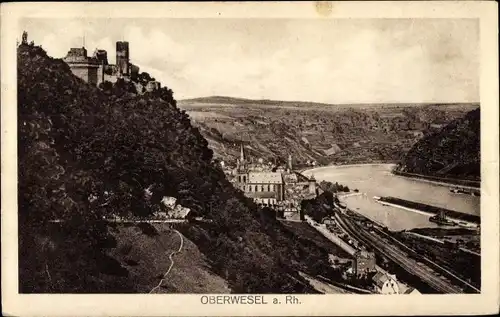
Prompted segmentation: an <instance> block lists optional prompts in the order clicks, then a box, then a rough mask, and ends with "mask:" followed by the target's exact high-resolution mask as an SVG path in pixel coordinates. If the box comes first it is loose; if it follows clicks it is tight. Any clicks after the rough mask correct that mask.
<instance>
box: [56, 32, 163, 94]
mask: <svg viewBox="0 0 500 317" xmlns="http://www.w3.org/2000/svg"><path fill="white" fill-rule="evenodd" d="M63 61H65V62H66V63H67V64H68V65H69V67H70V69H71V72H72V73H73V74H74V75H75V76H77V77H79V78H81V79H83V80H84V81H86V82H87V83H89V84H92V85H95V86H99V84H101V83H103V82H105V81H108V82H111V83H116V82H117V80H118V79H123V80H125V81H127V82H133V83H134V84H135V86H136V90H137V92H138V93H144V92H151V91H155V90H158V89H160V87H161V84H160V83H159V82H157V81H156V80H154V78H150V77H149V76H142V77H141V75H142V74H141V73H140V72H139V67H138V66H136V65H134V64H132V63H131V62H130V49H129V43H128V42H125V41H118V42H116V64H109V63H108V52H107V51H106V50H103V49H96V50H95V51H94V53H93V55H92V56H88V53H87V49H86V48H85V46H82V47H81V48H70V50H69V51H68V53H67V54H66V57H64V58H63Z"/></svg>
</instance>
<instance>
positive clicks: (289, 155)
mask: <svg viewBox="0 0 500 317" xmlns="http://www.w3.org/2000/svg"><path fill="white" fill-rule="evenodd" d="M292 171H293V159H292V155H291V154H288V172H292Z"/></svg>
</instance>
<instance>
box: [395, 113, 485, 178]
mask: <svg viewBox="0 0 500 317" xmlns="http://www.w3.org/2000/svg"><path fill="white" fill-rule="evenodd" d="M480 119H481V117H480V109H479V108H477V109H475V110H472V111H470V112H469V113H467V114H466V115H465V117H463V118H460V119H457V120H454V121H452V122H451V123H449V124H448V125H446V126H445V127H444V128H442V129H441V130H440V131H438V132H436V133H433V134H431V135H428V136H426V137H424V138H423V139H421V140H420V141H418V142H417V143H416V144H415V145H414V146H413V147H412V148H411V149H410V151H409V152H408V153H407V154H406V156H405V157H404V159H403V161H402V162H401V164H400V166H398V170H399V171H401V172H406V173H415V174H423V175H429V176H438V177H444V178H456V179H471V180H478V179H480V176H481V175H480V174H481V168H480V163H481V153H480V144H481V142H480V134H481V129H480Z"/></svg>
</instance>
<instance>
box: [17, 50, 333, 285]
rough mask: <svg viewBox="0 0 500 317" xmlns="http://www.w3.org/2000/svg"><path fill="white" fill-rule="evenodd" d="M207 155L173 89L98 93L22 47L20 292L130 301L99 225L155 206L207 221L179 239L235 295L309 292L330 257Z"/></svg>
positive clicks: (109, 239) (105, 230)
mask: <svg viewBox="0 0 500 317" xmlns="http://www.w3.org/2000/svg"><path fill="white" fill-rule="evenodd" d="M212 155H213V154H212V151H211V150H210V149H209V148H208V147H207V141H206V140H205V139H204V138H203V137H202V136H201V134H200V132H199V131H198V129H197V128H194V127H193V126H191V123H190V119H189V117H188V115H187V114H186V113H185V112H184V111H182V110H179V108H178V107H177V105H176V101H175V99H174V98H173V93H172V91H171V90H170V89H168V88H165V87H164V88H162V89H161V90H160V91H157V92H155V93H146V94H144V95H140V96H139V95H136V94H134V93H131V92H130V91H129V90H128V89H127V87H126V85H124V83H121V82H119V83H117V84H115V85H114V86H113V87H106V89H104V90H101V89H99V88H97V87H93V86H91V85H89V84H87V83H85V82H84V81H83V80H81V79H79V78H77V77H75V76H74V75H73V74H72V73H71V71H70V69H69V67H68V65H67V64H65V63H64V62H63V61H62V60H58V59H53V58H51V57H49V56H47V54H46V52H45V51H44V50H43V49H42V48H40V47H38V46H34V45H26V44H21V45H20V46H19V47H18V157H19V160H18V167H19V169H18V170H19V177H18V179H19V185H18V186H19V191H18V201H19V204H18V205H19V211H18V213H19V265H20V268H19V275H20V276H19V281H20V292H24V293H32V292H54V293H65V292H73V293H79V292H86V293H89V292H91V293H99V292H101V293H102V292H125V293H133V292H136V290H135V288H134V285H133V283H131V281H130V280H129V279H128V278H127V270H126V269H125V268H123V267H121V266H120V264H119V263H117V261H116V260H114V259H113V258H110V256H109V255H108V254H107V253H106V250H107V249H108V248H112V247H113V245H116V241H114V237H113V234H112V232H111V230H109V229H110V228H109V226H108V224H107V223H106V222H104V221H102V218H103V217H105V216H110V215H120V216H124V217H127V216H131V215H133V216H135V217H147V216H148V215H150V214H151V213H152V212H153V211H154V210H155V208H156V207H157V206H158V205H159V204H160V201H161V199H162V197H163V196H174V197H177V199H178V202H179V203H180V204H182V205H183V206H186V207H188V208H191V210H192V213H193V214H194V215H198V216H203V217H204V218H206V219H211V220H212V222H211V223H210V224H200V223H191V224H189V225H188V226H185V227H183V228H181V229H179V230H181V232H182V233H183V234H184V235H185V236H186V237H187V238H188V239H190V240H191V241H193V242H194V243H196V244H197V245H198V247H199V248H200V250H202V251H203V252H204V253H205V255H206V256H207V257H208V258H209V259H210V261H211V263H212V266H213V269H214V270H215V272H216V273H217V274H218V275H220V276H222V277H223V278H224V279H226V280H227V281H228V282H229V284H230V287H231V290H232V291H234V292H239V293H245V292H257V293H282V292H312V290H311V288H310V287H309V285H308V284H307V283H305V282H304V280H303V279H302V278H301V277H300V276H299V275H298V274H297V271H298V270H303V271H305V272H310V273H314V271H322V272H323V273H324V274H323V275H324V276H328V271H329V265H328V260H327V252H326V251H325V250H324V249H322V248H318V247H317V246H315V245H312V244H311V243H310V242H308V241H305V240H303V239H300V238H298V237H296V236H293V234H291V233H290V232H288V231H287V230H286V229H285V228H284V227H283V226H282V225H281V224H280V223H279V221H277V220H276V219H275V217H274V215H273V212H272V211H271V210H268V209H266V210H262V209H260V208H258V207H257V206H256V205H255V204H254V203H253V202H252V201H251V200H249V199H247V198H245V197H244V196H243V194H242V193H241V192H240V191H238V190H236V189H234V188H233V187H232V185H231V184H230V183H229V182H228V181H227V180H226V179H225V176H224V174H223V172H222V171H221V169H220V167H219V165H217V164H214V163H213V158H212ZM146 188H148V189H149V190H150V192H151V193H152V195H150V196H148V199H146V198H145V192H144V191H145V189H146ZM56 219H57V220H62V221H63V222H61V223H56V224H54V223H51V220H56ZM116 272H119V274H117V273H116ZM332 274H333V273H332ZM106 275H108V276H110V275H111V276H114V278H112V279H109V278H104V276H106Z"/></svg>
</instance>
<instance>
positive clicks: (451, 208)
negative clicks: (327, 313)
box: [2, 2, 500, 311]
mask: <svg viewBox="0 0 500 317" xmlns="http://www.w3.org/2000/svg"><path fill="white" fill-rule="evenodd" d="M116 4H118V3H116ZM235 4H237V3H233V5H235ZM107 5H108V6H107V7H106V8H108V9H109V8H110V6H109V5H110V4H109V3H108V4H107ZM186 5H187V4H186ZM214 5H215V4H214ZM219 5H221V4H220V3H219ZM242 5H243V4H242ZM248 5H250V4H248ZM275 5H277V4H275ZM296 5H297V7H300V6H302V7H304V8H305V7H307V8H308V10H309V9H310V10H312V11H314V12H315V14H316V15H317V16H319V17H321V18H308V17H300V16H296V15H295V16H294V15H291V16H289V17H286V16H279V17H275V18H273V17H269V16H267V17H259V16H248V17H242V16H241V15H240V16H231V15H228V16H224V17H220V16H221V12H222V15H223V13H224V12H223V11H217V10H215V11H216V12H217V14H215V15H216V17H213V16H205V17H204V16H200V17H196V16H192V17H189V16H186V15H184V16H181V15H179V16H176V15H175V12H174V13H171V14H170V15H168V16H167V15H166V16H164V17H162V16H159V15H155V16H151V17H147V16H144V15H138V16H136V17H134V16H106V15H105V14H104V15H103V14H99V15H96V16H92V15H90V14H86V13H82V14H80V16H74V15H71V16H69V15H64V14H60V15H53V16H36V15H31V16H28V15H26V16H20V17H19V19H18V20H17V21H16V23H17V25H16V28H15V29H14V30H16V34H13V35H11V37H12V38H15V43H10V42H9V43H8V45H10V46H11V50H12V52H13V54H15V57H14V59H13V61H14V60H15V67H14V66H11V69H14V68H15V87H16V88H14V89H15V92H14V93H13V94H14V95H15V98H16V99H14V104H12V103H9V107H12V110H11V111H13V113H14V114H15V117H13V118H14V121H13V123H12V124H11V126H13V127H14V129H15V131H17V132H16V133H17V134H16V135H17V136H16V138H15V140H13V141H12V142H13V143H14V145H13V146H14V149H15V150H14V151H17V152H14V154H13V158H14V159H15V160H16V161H15V162H14V165H11V166H15V171H16V172H15V174H16V178H15V179H17V181H15V183H13V184H14V185H12V186H13V187H16V188H14V190H15V192H11V193H12V194H11V195H10V197H8V198H10V199H13V200H15V201H16V203H17V209H16V210H8V212H9V213H13V215H14V216H11V217H14V218H15V220H14V221H15V222H14V224H13V226H15V231H13V232H15V233H17V237H15V238H14V239H15V240H14V241H16V240H17V246H16V249H15V250H16V252H17V255H16V254H14V256H13V257H14V258H16V259H17V260H16V261H17V262H16V263H17V264H16V267H17V275H16V276H14V275H12V276H11V278H12V279H13V280H14V282H13V283H14V284H15V285H17V287H16V289H17V292H18V294H20V295H23V294H25V295H26V294H46V295H49V294H53V295H54V294H68V295H70V294H73V295H76V294H80V295H84V294H87V295H91V294H101V295H102V294H115V295H120V294H142V295H159V294H163V295H166V294H179V295H180V294H190V295H196V296H197V297H196V298H197V299H196V302H197V304H198V305H200V306H203V305H210V304H213V305H233V306H235V305H241V304H243V305H264V306H265V305H266V304H268V305H272V304H280V305H287V306H289V307H290V308H293V307H294V305H295V306H297V307H298V306H301V305H302V304H303V303H304V300H305V298H304V297H301V295H304V294H309V295H354V296H359V295H394V296H397V295H415V296H416V297H411V298H416V299H415V300H417V301H418V300H421V301H422V300H424V299H420V298H422V297H421V296H424V298H425V297H426V296H430V295H436V294H448V295H451V294H454V295H460V294H462V295H465V294H476V295H479V294H484V292H485V289H484V287H485V285H486V284H485V282H488V280H486V281H485V279H488V277H485V275H484V271H483V270H482V267H483V268H484V265H483V266H482V263H483V264H484V259H483V262H482V257H484V254H485V248H486V247H487V246H485V244H484V243H485V239H482V235H483V234H484V231H483V230H482V229H484V226H489V227H491V228H490V231H489V236H490V237H495V236H496V239H497V240H498V225H499V224H498V215H499V213H500V212H499V209H498V202H495V204H496V205H492V206H493V208H491V207H488V206H487V205H485V201H484V199H485V197H486V198H487V199H489V202H491V200H495V199H496V200H498V175H497V174H498V159H497V160H496V162H494V161H493V163H492V161H491V151H493V152H494V148H492V147H491V146H489V147H488V148H489V150H490V154H488V155H489V157H490V160H489V161H488V162H489V163H488V165H487V166H486V165H483V164H484V161H485V160H484V157H483V159H482V156H484V153H483V151H485V148H484V147H483V146H484V144H485V142H489V143H488V144H490V145H491V144H494V145H495V146H498V130H496V131H497V132H496V136H495V134H493V135H489V136H486V137H487V138H491V137H494V138H496V139H495V140H493V141H488V140H483V138H485V130H484V129H485V126H484V125H485V121H484V118H485V117H486V116H488V113H489V112H488V111H490V109H492V108H494V107H496V109H493V111H496V114H497V115H498V90H497V91H496V92H497V96H496V97H495V96H493V100H496V101H494V102H496V105H495V103H492V102H491V100H492V99H489V103H488V104H487V105H485V104H483V102H484V101H483V100H485V99H484V98H483V94H484V91H485V90H486V88H485V87H486V86H484V87H483V83H484V81H483V80H481V69H482V68H483V67H485V65H486V64H483V62H484V61H483V59H482V58H481V57H482V53H481V52H482V51H481V49H482V47H483V49H484V46H482V45H484V44H482V42H481V30H482V28H481V19H480V18H479V17H478V16H475V17H474V16H470V17H468V16H464V15H457V16H451V17H447V18H443V17H437V16H434V17H432V16H431V17H425V16H423V17H411V16H410V17H405V16H400V17H397V16H391V17H387V18H384V17H369V16H366V17H362V16H360V17H356V16H352V17H349V18H345V17H340V16H339V17H335V15H334V14H333V13H334V10H335V8H336V7H335V4H334V3H331V2H311V3H297V4H296ZM205 6H207V7H209V6H210V5H209V4H205ZM228 6H231V4H228ZM265 7H266V5H265V4H260V10H265ZM96 8H97V7H96ZM103 8H104V7H103ZM136 8H137V7H136ZM3 9H4V7H2V11H4V10H3ZM72 12H73V11H72ZM127 12H128V11H127ZM184 12H186V11H184ZM3 13H4V12H2V15H3ZM218 17H220V18H218ZM2 26H4V25H3V24H2ZM2 29H4V28H2ZM3 32H4V30H2V34H3ZM2 36H3V35H2ZM2 44H4V42H2ZM491 44H492V46H493V44H494V43H491ZM14 46H15V53H14V49H13V47H14ZM4 48H5V47H4V45H2V50H3V49H4ZM3 56H4V53H3V52H2V57H3ZM487 65H490V66H491V64H487ZM2 68H4V67H3V64H2ZM4 69H5V68H4ZM13 78H14V77H13ZM495 80H497V79H495ZM3 83H4V80H3V79H2V87H3ZM496 89H498V87H497V88H496ZM488 92H489V93H490V94H491V93H493V95H494V93H495V91H491V90H489V91H488ZM495 98H496V99H495ZM13 105H14V106H13ZM4 106H6V104H5V103H4V100H3V99H2V127H5V122H6V121H7V120H12V119H7V118H5V109H4ZM485 111H486V114H485ZM492 113H493V114H495V112H492ZM482 118H483V120H482ZM495 120H497V121H496V122H497V125H498V118H497V119H495ZM489 122H490V123H491V120H490V121H489ZM482 129H483V131H481V130H482ZM495 129H498V126H497V127H496V128H495ZM481 132H483V133H481ZM11 136H12V135H11ZM4 138H6V136H5V135H4V129H2V200H4V199H5V196H4V176H5V173H4V171H5V166H6V165H5V164H4V153H5V151H4ZM492 142H493V143H492ZM482 144H483V146H482ZM496 152H498V148H497V151H496ZM493 155H496V157H498V156H497V155H498V153H496V154H493ZM493 164H494V165H495V166H493ZM486 168H488V169H489V171H490V172H486V173H485V169H486ZM491 172H496V174H492V173H491ZM488 177H489V178H490V179H491V177H493V178H495V179H493V180H492V182H493V183H494V184H496V185H495V186H497V187H496V190H497V191H496V193H495V190H494V189H495V187H492V185H491V184H493V183H491V182H490V183H488V184H490V185H488V186H487V187H485V186H484V183H485V181H486V180H485V178H488ZM15 179H14V180H15ZM15 184H17V185H15ZM4 201H5V200H4ZM5 208H6V207H5ZM5 212H6V211H5V210H4V208H2V218H3V217H4V213H5ZM485 213H489V214H491V213H494V214H495V215H494V216H493V218H488V219H492V220H494V221H496V222H493V223H489V222H485V221H484V216H485ZM481 219H483V221H481ZM2 222H3V220H2ZM2 226H3V224H2ZM11 228H12V227H11ZM3 229H4V228H3V227H2V231H4V230H3ZM482 231H483V233H482ZM2 240H4V239H3V237H2ZM486 243H488V244H490V245H489V247H490V248H495V247H496V251H495V252H496V253H492V254H493V255H495V254H496V255H497V257H498V241H496V240H495V241H491V240H490V241H488V242H486ZM2 249H4V246H3V245H2ZM3 261H4V257H3V256H2V262H3ZM495 261H497V262H496V264H495V262H493V263H492V264H494V265H493V266H494V270H496V271H495V272H493V273H494V274H496V276H494V279H492V280H491V279H490V282H492V281H493V282H494V281H496V284H498V259H495ZM2 275H4V272H2ZM489 276H490V277H491V276H492V275H491V274H490V275H489ZM495 279H496V280H495ZM493 287H495V290H496V292H497V294H496V296H497V297H498V285H494V286H493ZM490 290H491V288H490ZM270 294H276V295H283V296H282V297H279V298H280V299H277V298H278V297H273V296H269V295H270ZM491 294H492V293H490V295H491ZM355 298H358V297H355ZM360 298H362V299H363V301H364V299H366V298H370V297H366V296H362V297H360ZM384 298H386V297H384ZM391 298H393V299H392V301H394V300H396V301H399V300H400V299H401V298H406V297H405V296H402V297H397V299H394V297H391ZM408 300H410V301H411V300H412V299H408ZM496 301H497V303H498V298H497V299H496ZM181 306H182V305H181ZM292 311H293V310H292Z"/></svg>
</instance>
